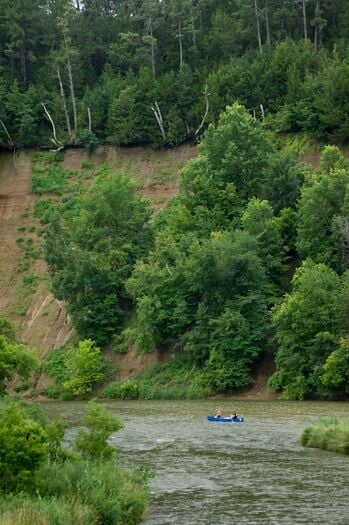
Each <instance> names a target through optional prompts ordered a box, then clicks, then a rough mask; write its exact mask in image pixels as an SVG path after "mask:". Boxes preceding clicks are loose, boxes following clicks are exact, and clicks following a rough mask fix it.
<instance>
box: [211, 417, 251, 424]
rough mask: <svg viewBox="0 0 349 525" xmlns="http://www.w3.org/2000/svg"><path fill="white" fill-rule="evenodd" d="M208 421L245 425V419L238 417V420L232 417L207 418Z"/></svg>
mask: <svg viewBox="0 0 349 525" xmlns="http://www.w3.org/2000/svg"><path fill="white" fill-rule="evenodd" d="M207 419H208V420H209V421H217V422H218V423H243V422H244V418H243V417H238V418H236V419H233V418H231V417H216V416H207Z"/></svg>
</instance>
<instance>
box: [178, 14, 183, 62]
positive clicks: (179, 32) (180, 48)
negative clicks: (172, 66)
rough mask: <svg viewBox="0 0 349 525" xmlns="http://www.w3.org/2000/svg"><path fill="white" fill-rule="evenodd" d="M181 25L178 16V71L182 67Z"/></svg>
mask: <svg viewBox="0 0 349 525" xmlns="http://www.w3.org/2000/svg"><path fill="white" fill-rule="evenodd" d="M182 36H183V35H182V24H181V17H180V16H178V42H179V70H180V71H181V69H182V67H183V44H182Z"/></svg>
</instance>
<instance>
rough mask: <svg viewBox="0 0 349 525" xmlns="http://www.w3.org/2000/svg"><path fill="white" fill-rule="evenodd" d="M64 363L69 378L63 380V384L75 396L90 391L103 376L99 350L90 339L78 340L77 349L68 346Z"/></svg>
mask: <svg viewBox="0 0 349 525" xmlns="http://www.w3.org/2000/svg"><path fill="white" fill-rule="evenodd" d="M64 364H65V366H66V368H67V369H68V372H69V379H67V380H66V381H64V383H63V386H64V388H65V389H66V390H71V391H72V392H73V394H74V395H76V396H79V395H83V394H87V393H89V392H91V391H92V387H93V385H94V384H95V383H97V382H98V381H99V380H101V379H102V377H103V373H102V360H101V350H100V348H98V346H96V344H95V342H94V341H91V339H85V340H84V341H80V342H79V347H78V348H77V349H74V348H70V349H69V350H68V351H67V353H66V357H65V359H64Z"/></svg>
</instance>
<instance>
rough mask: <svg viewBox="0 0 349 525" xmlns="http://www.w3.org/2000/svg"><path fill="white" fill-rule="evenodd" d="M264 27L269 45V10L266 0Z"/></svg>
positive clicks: (269, 44)
mask: <svg viewBox="0 0 349 525" xmlns="http://www.w3.org/2000/svg"><path fill="white" fill-rule="evenodd" d="M265 29H266V32H267V44H268V46H269V47H270V46H271V40H270V24H269V11H268V2H267V0H266V2H265Z"/></svg>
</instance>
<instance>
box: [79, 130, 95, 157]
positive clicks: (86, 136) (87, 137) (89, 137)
mask: <svg viewBox="0 0 349 525" xmlns="http://www.w3.org/2000/svg"><path fill="white" fill-rule="evenodd" d="M80 140H81V141H82V143H83V145H84V148H85V149H86V151H88V153H89V155H92V153H94V152H95V151H96V149H97V146H98V144H99V140H98V138H97V137H96V135H95V134H94V133H93V132H92V131H90V130H88V129H83V130H82V131H81V133H80Z"/></svg>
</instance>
